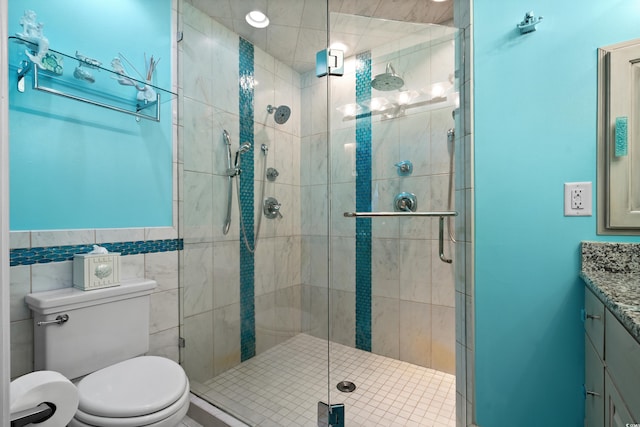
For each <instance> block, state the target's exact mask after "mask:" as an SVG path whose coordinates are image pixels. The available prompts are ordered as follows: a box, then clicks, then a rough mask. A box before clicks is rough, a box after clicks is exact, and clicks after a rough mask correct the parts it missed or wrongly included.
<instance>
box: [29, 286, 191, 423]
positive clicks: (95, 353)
mask: <svg viewBox="0 0 640 427" xmlns="http://www.w3.org/2000/svg"><path fill="white" fill-rule="evenodd" d="M155 287H156V282H155V281H153V280H136V281H129V282H123V283H121V284H120V285H119V286H114V287H110V288H102V289H96V290H91V291H82V290H79V289H75V288H64V289H57V290H54V291H47V292H38V293H33V294H29V295H27V296H26V298H25V301H26V303H27V305H28V306H29V308H31V310H32V311H33V313H34V319H33V321H34V356H35V359H34V362H35V369H36V370H49V371H57V372H60V373H61V374H63V375H64V376H65V377H67V378H68V379H70V380H71V381H72V382H73V384H74V385H75V386H76V388H77V389H78V395H79V403H78V409H77V411H76V414H75V416H74V418H73V419H72V420H71V422H70V423H69V426H71V427H85V426H92V427H112V426H113V427H138V426H153V427H175V426H177V425H179V424H180V422H181V421H182V419H183V418H184V416H185V415H186V413H187V410H188V408H189V380H188V378H187V376H186V374H185V372H184V370H183V369H182V367H181V366H180V365H179V364H177V363H175V362H174V361H172V360H170V359H167V358H164V357H157V356H144V354H145V353H146V352H147V351H148V350H149V305H150V304H149V303H150V295H151V292H152V291H153V289H154V288H155ZM65 319H66V320H65Z"/></svg>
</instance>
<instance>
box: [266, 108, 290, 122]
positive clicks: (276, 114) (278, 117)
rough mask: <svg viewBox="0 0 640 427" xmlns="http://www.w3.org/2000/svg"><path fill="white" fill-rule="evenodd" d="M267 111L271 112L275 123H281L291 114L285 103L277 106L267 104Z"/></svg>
mask: <svg viewBox="0 0 640 427" xmlns="http://www.w3.org/2000/svg"><path fill="white" fill-rule="evenodd" d="M267 113H269V114H273V120H275V121H276V123H277V124H279V125H283V124H285V123H286V122H287V120H289V116H291V108H289V107H288V106H286V105H281V106H279V107H274V106H273V105H267Z"/></svg>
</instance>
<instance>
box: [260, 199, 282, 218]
mask: <svg viewBox="0 0 640 427" xmlns="http://www.w3.org/2000/svg"><path fill="white" fill-rule="evenodd" d="M281 207H282V205H281V204H280V203H278V200H276V198H275V197H268V198H266V199H264V203H263V206H262V211H263V212H264V216H266V217H267V218H269V219H274V218H282V214H281V213H280V208H281Z"/></svg>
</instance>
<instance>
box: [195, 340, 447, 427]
mask: <svg viewBox="0 0 640 427" xmlns="http://www.w3.org/2000/svg"><path fill="white" fill-rule="evenodd" d="M327 351H328V350H327V342H326V341H325V340H323V339H319V338H315V337H312V336H310V335H306V334H299V335H296V336H295V337H293V338H291V339H289V340H287V341H285V342H284V343H282V344H279V345H277V346H275V347H273V348H271V349H269V350H267V351H265V352H264V353H262V354H259V355H257V356H256V357H254V358H252V359H250V360H248V361H246V362H244V363H242V364H241V365H238V366H236V367H235V368H233V369H230V370H228V371H226V372H224V373H223V374H221V375H218V376H217V377H215V378H213V379H211V380H210V381H207V382H206V383H205V384H193V385H194V386H195V387H193V390H194V391H195V392H197V393H199V394H200V395H201V396H202V397H204V398H206V399H207V400H209V401H210V402H211V403H213V404H215V405H217V406H219V407H220V408H223V409H225V410H227V411H229V412H231V413H232V414H234V415H235V416H237V417H238V418H240V419H242V420H243V421H245V422H247V423H248V424H251V425H253V426H259V427H271V426H274V427H276V426H277V427H285V426H295V427H306V426H309V427H315V426H316V425H317V405H318V401H323V402H327V400H328V398H327V396H328V393H329V390H328V389H327V381H329V383H330V384H331V386H330V392H331V402H332V403H344V405H345V419H346V425H347V426H348V427H361V426H362V427H364V426H367V427H369V426H389V427H391V426H393V427H395V426H420V427H429V426H434V427H445V426H447V427H448V426H451V427H453V426H455V425H456V422H455V412H456V410H455V395H456V390H455V376H453V375H449V374H445V373H442V372H438V371H435V370H433V369H429V368H423V367H420V366H416V365H412V364H411V363H407V362H401V361H398V360H394V359H390V358H388V357H384V356H379V355H376V354H372V353H369V352H366V351H362V350H357V349H354V348H351V347H347V346H344V345H341V344H336V343H331V344H330V350H329V351H330V355H331V372H330V378H329V380H328V379H327ZM340 381H351V382H353V383H355V385H356V390H355V391H354V392H351V393H342V392H340V391H338V390H337V389H336V385H337V384H338V383H339V382H340Z"/></svg>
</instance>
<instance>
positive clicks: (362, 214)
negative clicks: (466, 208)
mask: <svg viewBox="0 0 640 427" xmlns="http://www.w3.org/2000/svg"><path fill="white" fill-rule="evenodd" d="M343 215H344V216H345V217H346V218H376V217H381V216H384V217H387V216H422V217H425V216H426V217H433V216H437V217H445V216H458V212H456V211H435V212H407V211H401V212H345V213H344V214H343Z"/></svg>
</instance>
